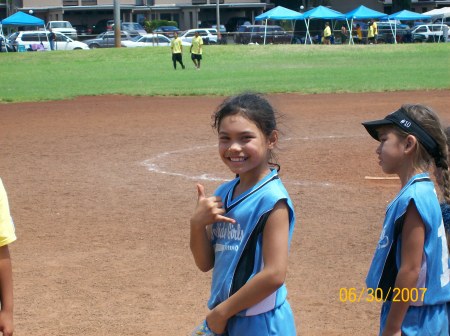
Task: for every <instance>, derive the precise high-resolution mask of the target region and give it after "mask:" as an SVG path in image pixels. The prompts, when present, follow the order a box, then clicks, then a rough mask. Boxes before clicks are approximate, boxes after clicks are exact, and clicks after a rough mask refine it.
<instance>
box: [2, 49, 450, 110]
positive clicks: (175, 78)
mask: <svg viewBox="0 0 450 336" xmlns="http://www.w3.org/2000/svg"><path fill="white" fill-rule="evenodd" d="M203 58H204V59H203V63H202V69H201V70H200V71H196V70H195V69H194V67H193V64H192V61H191V60H190V55H189V53H188V52H187V50H185V52H184V62H185V64H186V65H187V66H186V70H181V69H178V70H177V71H174V70H173V68H172V64H171V57H170V49H169V48H167V47H158V48H151V47H150V48H133V49H131V48H130V49H126V48H121V49H97V50H82V51H55V52H42V53H40V52H27V53H1V54H0V62H1V78H2V80H1V83H0V102H22V101H41V100H52V99H66V98H71V97H75V96H80V95H103V94H127V95H172V96H173V95H230V94H234V93H237V92H241V91H245V90H251V91H257V92H261V93H269V92H270V93H275V92H302V93H326V92H369V91H370V92H379V91H398V90H421V89H424V90H426V89H448V88H450V67H449V65H450V43H439V44H438V43H435V44H402V45H355V46H348V45H345V46H337V45H335V46H323V45H320V46H319V45H306V46H305V45H267V46H262V45H259V46H258V45H220V46H205V47H204V56H203Z"/></svg>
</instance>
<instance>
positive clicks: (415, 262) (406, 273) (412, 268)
mask: <svg viewBox="0 0 450 336" xmlns="http://www.w3.org/2000/svg"><path fill="white" fill-rule="evenodd" d="M424 242H425V225H424V223H423V221H422V217H420V214H419V212H418V211H417V208H416V205H415V204H414V202H411V203H410V204H409V206H408V209H407V211H406V216H405V222H404V224H403V231H402V250H401V260H402V261H401V265H400V269H399V271H398V274H397V279H396V281H395V288H399V289H402V288H407V290H411V289H412V288H416V286H417V279H418V278H419V273H420V269H421V265H422V255H423V247H424ZM408 308H409V302H408V301H406V302H401V301H400V302H392V304H391V309H390V311H389V314H388V317H387V320H386V326H385V328H384V330H383V336H390V335H401V327H402V323H403V319H404V318H405V315H406V311H407V310H408Z"/></svg>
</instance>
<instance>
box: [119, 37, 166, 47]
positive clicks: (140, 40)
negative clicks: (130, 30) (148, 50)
mask: <svg viewBox="0 0 450 336" xmlns="http://www.w3.org/2000/svg"><path fill="white" fill-rule="evenodd" d="M121 44H122V47H127V48H135V47H168V46H170V39H169V38H168V37H167V36H164V35H162V34H146V35H143V36H141V35H139V36H135V37H133V38H132V39H131V40H125V41H122V42H121Z"/></svg>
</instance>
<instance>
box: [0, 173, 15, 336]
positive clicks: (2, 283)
mask: <svg viewBox="0 0 450 336" xmlns="http://www.w3.org/2000/svg"><path fill="white" fill-rule="evenodd" d="M15 240H16V233H15V229H14V223H13V221H12V218H11V214H10V212H9V203H8V197H7V195H6V191H5V188H4V187H3V183H2V180H1V179H0V306H1V309H0V332H2V335H5V336H11V335H13V332H14V323H13V279H12V266H11V257H10V254H9V248H8V245H9V244H11V243H12V242H13V241H15Z"/></svg>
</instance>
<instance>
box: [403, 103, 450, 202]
mask: <svg viewBox="0 0 450 336" xmlns="http://www.w3.org/2000/svg"><path fill="white" fill-rule="evenodd" d="M402 109H403V110H404V112H405V113H406V114H407V115H408V116H409V117H410V118H411V119H413V120H414V121H415V122H416V123H417V124H419V125H420V126H421V127H422V128H423V129H424V130H425V131H426V132H427V133H428V135H430V136H431V137H432V138H433V139H434V141H435V142H436V144H437V145H438V147H439V151H438V153H437V154H433V155H432V154H430V153H428V152H427V151H426V150H425V148H424V146H423V145H422V144H421V143H420V142H418V150H417V152H416V160H415V164H416V165H417V167H418V168H421V169H423V170H428V169H429V167H430V165H431V164H433V163H434V165H435V167H436V170H438V171H439V174H438V175H439V176H440V178H437V183H438V184H439V186H440V188H441V190H442V194H443V197H444V201H445V203H447V204H450V172H449V157H448V148H449V146H448V144H447V141H448V138H447V136H446V132H445V130H444V128H443V126H442V123H441V120H440V118H439V116H438V115H437V113H436V112H435V111H433V110H432V109H431V108H430V107H428V106H425V105H420V104H416V105H412V104H405V105H403V106H402ZM449 132H450V130H449Z"/></svg>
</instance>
